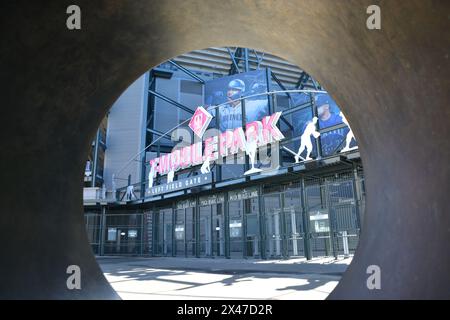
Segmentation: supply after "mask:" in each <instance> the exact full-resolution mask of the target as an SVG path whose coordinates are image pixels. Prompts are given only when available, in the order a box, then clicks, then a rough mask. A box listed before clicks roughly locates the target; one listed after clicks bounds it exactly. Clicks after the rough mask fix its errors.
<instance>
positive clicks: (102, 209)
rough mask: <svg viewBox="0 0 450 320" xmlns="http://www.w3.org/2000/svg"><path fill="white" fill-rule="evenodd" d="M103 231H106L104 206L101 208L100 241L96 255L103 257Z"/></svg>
mask: <svg viewBox="0 0 450 320" xmlns="http://www.w3.org/2000/svg"><path fill="white" fill-rule="evenodd" d="M105 230H106V206H102V207H101V216H100V241H99V250H98V254H99V255H101V256H103V255H104V254H105V248H104V246H105Z"/></svg>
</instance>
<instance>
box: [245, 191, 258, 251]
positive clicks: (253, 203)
mask: <svg viewBox="0 0 450 320" xmlns="http://www.w3.org/2000/svg"><path fill="white" fill-rule="evenodd" d="M245 205H246V215H245V217H246V220H247V221H246V222H247V223H246V227H247V230H246V231H247V232H246V234H247V241H246V256H247V257H259V256H260V249H259V245H260V244H259V241H260V235H259V215H258V214H259V202H258V198H252V199H248V200H245Z"/></svg>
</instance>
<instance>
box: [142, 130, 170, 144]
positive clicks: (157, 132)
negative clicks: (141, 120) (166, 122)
mask: <svg viewBox="0 0 450 320" xmlns="http://www.w3.org/2000/svg"><path fill="white" fill-rule="evenodd" d="M147 131H148V132H150V133H153V134H156V135H157V136H160V137H163V138H166V139H169V140H171V141H172V137H171V136H169V135H168V134H167V133H162V132H161V131H158V130H155V129H150V128H147Z"/></svg>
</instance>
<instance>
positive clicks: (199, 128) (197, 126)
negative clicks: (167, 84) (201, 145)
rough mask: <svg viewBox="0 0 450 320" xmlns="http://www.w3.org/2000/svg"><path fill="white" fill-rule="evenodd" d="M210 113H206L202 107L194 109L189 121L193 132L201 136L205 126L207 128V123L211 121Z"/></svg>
mask: <svg viewBox="0 0 450 320" xmlns="http://www.w3.org/2000/svg"><path fill="white" fill-rule="evenodd" d="M211 119H212V115H211V114H209V113H208V111H206V110H205V108H203V107H198V108H197V110H195V113H194V115H193V116H192V118H191V121H189V128H191V129H192V131H194V133H195V134H196V135H197V136H198V137H199V138H201V137H202V136H203V134H204V133H205V130H206V128H208V125H209V123H210V122H211Z"/></svg>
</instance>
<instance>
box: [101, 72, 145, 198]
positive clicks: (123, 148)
mask: <svg viewBox="0 0 450 320" xmlns="http://www.w3.org/2000/svg"><path fill="white" fill-rule="evenodd" d="M147 98H148V73H145V74H144V75H142V76H141V77H139V79H137V80H136V81H135V82H133V84H131V85H130V86H129V87H128V88H127V89H126V90H125V91H124V92H123V93H122V95H121V96H120V97H119V99H117V101H116V102H115V103H114V105H113V106H112V108H111V110H110V112H109V116H108V131H107V138H106V146H107V149H106V153H105V170H104V179H105V184H106V188H107V189H111V188H112V175H113V174H114V173H115V174H116V178H124V179H126V178H127V177H128V175H129V174H131V182H132V183H135V182H138V181H140V177H141V163H140V162H138V161H131V162H129V160H130V159H131V158H133V157H134V156H135V155H136V154H137V153H139V152H140V151H141V150H142V149H143V148H145V123H146V119H147V101H148V99H147ZM138 159H140V157H139V158H138ZM128 162H129V163H128ZM126 183H127V181H125V180H121V179H116V186H117V187H118V188H119V187H122V186H125V185H126Z"/></svg>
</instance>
